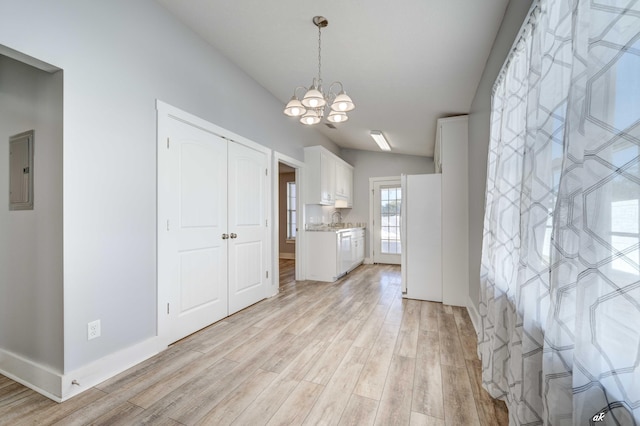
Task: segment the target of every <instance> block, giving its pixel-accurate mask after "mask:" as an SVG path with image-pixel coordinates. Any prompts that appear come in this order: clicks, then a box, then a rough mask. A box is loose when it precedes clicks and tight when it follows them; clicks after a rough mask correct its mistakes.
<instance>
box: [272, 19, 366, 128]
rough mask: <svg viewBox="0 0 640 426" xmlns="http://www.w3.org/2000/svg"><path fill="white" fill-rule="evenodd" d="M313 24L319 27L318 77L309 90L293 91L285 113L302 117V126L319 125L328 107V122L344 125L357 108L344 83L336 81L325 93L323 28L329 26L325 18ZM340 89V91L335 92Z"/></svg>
mask: <svg viewBox="0 0 640 426" xmlns="http://www.w3.org/2000/svg"><path fill="white" fill-rule="evenodd" d="M313 23H314V25H315V26H316V27H318V77H317V78H316V77H314V78H313V82H312V83H311V86H310V87H309V88H307V87H304V86H298V87H296V88H295V89H294V90H293V96H292V97H291V100H290V101H289V102H288V103H287V105H286V106H285V108H284V113H285V114H286V115H288V116H289V117H300V122H301V123H302V124H307V125H312V124H318V123H319V122H320V121H322V118H323V117H324V115H325V113H326V111H327V106H329V109H328V111H329V114H328V115H327V120H328V121H330V122H332V123H342V122H344V121H347V120H348V119H349V117H348V116H347V112H348V111H351V110H353V109H354V108H355V105H354V104H353V101H352V100H351V98H350V97H349V95H347V93H346V92H345V91H344V87H343V86H342V83H341V82H339V81H334V82H333V83H331V84H330V85H329V89H328V91H327V92H326V93H325V92H324V91H323V89H322V73H321V70H322V57H321V52H322V28H324V27H326V26H327V25H329V21H327V19H326V18H325V17H324V16H314V18H313ZM299 89H304V91H305V94H304V96H303V97H302V99H300V98H299V97H298V95H297V92H298V90H299ZM334 89H338V91H334Z"/></svg>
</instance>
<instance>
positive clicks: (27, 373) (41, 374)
mask: <svg viewBox="0 0 640 426" xmlns="http://www.w3.org/2000/svg"><path fill="white" fill-rule="evenodd" d="M164 349H166V345H162V344H161V342H160V339H159V338H158V337H153V338H151V339H148V340H145V341H144V342H141V343H138V344H136V345H133V346H131V347H128V348H125V349H122V350H120V351H118V352H115V353H113V354H110V355H107V356H105V357H103V358H100V359H98V360H96V361H94V362H92V363H90V364H88V365H85V366H83V367H80V368H78V369H77V370H74V371H72V372H70V373H67V374H62V373H59V372H56V371H53V370H51V369H50V368H48V367H45V366H42V365H40V364H38V363H36V362H33V361H29V360H27V359H25V358H23V357H21V356H19V355H16V354H13V353H11V352H7V351H5V350H2V349H0V373H1V374H3V375H4V376H7V377H8V378H10V379H12V380H15V381H16V382H18V383H21V384H23V385H25V386H26V387H28V388H30V389H33V390H34V391H36V392H38V393H40V394H42V395H44V396H46V397H47V398H49V399H52V400H54V401H56V402H63V401H66V400H67V399H69V398H71V397H73V396H75V395H78V394H79V393H82V392H84V391H86V390H88V389H90V388H92V387H94V386H95V385H97V384H99V383H102V382H104V381H105V380H107V379H109V378H111V377H113V376H115V375H117V374H120V373H122V372H123V371H125V370H126V369H128V368H131V367H133V366H134V365H136V364H138V363H140V362H142V361H144V360H146V359H148V358H151V357H152V356H154V355H156V354H158V353H159V352H162V351H163V350H164Z"/></svg>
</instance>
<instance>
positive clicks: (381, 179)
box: [367, 176, 401, 263]
mask: <svg viewBox="0 0 640 426" xmlns="http://www.w3.org/2000/svg"><path fill="white" fill-rule="evenodd" d="M383 182H389V184H390V185H395V184H398V185H400V184H401V180H400V176H384V177H370V178H369V223H370V224H371V226H369V227H368V229H367V230H368V233H369V259H371V263H375V262H374V258H373V247H374V245H375V240H374V233H375V226H376V225H374V223H375V222H374V219H375V218H374V214H373V211H374V201H375V197H374V191H375V184H376V183H383Z"/></svg>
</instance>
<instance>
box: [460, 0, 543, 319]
mask: <svg viewBox="0 0 640 426" xmlns="http://www.w3.org/2000/svg"><path fill="white" fill-rule="evenodd" d="M531 3H532V2H531V0H510V1H509V5H508V6H507V10H506V11H505V15H504V18H503V20H502V24H501V25H500V30H499V31H498V35H497V36H496V39H495V41H494V43H493V47H492V48H491V53H490V55H489V59H488V60H487V64H486V66H485V68H484V72H483V73H482V78H481V79H480V84H479V85H478V89H477V90H476V94H475V97H474V98H473V102H472V103H471V109H470V112H469V297H470V298H471V301H472V302H473V303H474V305H475V307H476V308H477V307H478V298H479V294H480V293H479V292H480V258H481V256H482V228H483V221H484V202H485V190H486V180H487V153H488V150H489V126H490V116H491V89H492V87H493V83H494V82H495V80H496V77H497V76H498V72H500V68H502V64H503V63H504V61H505V59H506V57H507V55H508V53H509V50H510V48H511V46H512V45H513V42H514V40H515V37H516V35H517V34H518V31H519V30H520V27H521V26H522V23H523V22H524V19H525V17H526V15H527V12H528V11H529V8H530V7H531Z"/></svg>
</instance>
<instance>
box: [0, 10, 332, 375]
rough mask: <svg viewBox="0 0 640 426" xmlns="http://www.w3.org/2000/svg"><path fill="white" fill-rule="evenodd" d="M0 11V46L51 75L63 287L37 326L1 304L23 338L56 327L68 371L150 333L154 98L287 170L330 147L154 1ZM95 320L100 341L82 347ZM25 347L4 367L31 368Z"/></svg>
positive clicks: (31, 353)
mask: <svg viewBox="0 0 640 426" xmlns="http://www.w3.org/2000/svg"><path fill="white" fill-rule="evenodd" d="M0 10H2V13H0V44H3V45H5V46H7V47H9V48H11V49H14V50H17V51H20V52H23V53H25V54H27V55H30V56H33V57H35V58H38V59H40V60H42V61H44V62H47V63H50V64H53V65H55V66H57V67H59V68H61V69H63V70H64V88H63V96H64V110H63V113H64V129H63V138H64V151H63V162H64V169H63V178H64V184H63V209H64V218H63V229H64V233H63V241H64V244H63V247H64V248H63V268H64V279H63V289H61V288H60V287H59V283H58V284H57V287H56V286H53V287H52V289H51V293H52V294H51V295H50V296H51V297H50V298H49V301H48V302H47V303H48V304H50V306H48V307H47V309H53V310H56V309H57V310H58V311H57V312H56V313H55V314H53V313H49V314H47V315H46V317H44V318H42V317H40V316H41V315H42V311H40V310H34V304H33V303H30V302H29V301H27V300H22V299H21V300H15V301H12V303H15V304H16V306H17V308H16V309H24V310H25V311H27V312H28V316H29V320H28V321H29V323H28V324H30V325H29V327H32V326H34V327H35V326H38V327H39V326H41V325H42V324H43V323H45V322H48V321H51V322H55V325H51V326H50V327H52V328H54V329H55V330H54V336H53V337H51V339H54V338H55V339H59V338H61V336H60V332H59V328H60V327H63V335H64V337H63V339H64V372H65V373H67V372H70V371H73V370H75V369H78V368H79V367H81V366H85V365H87V364H89V363H90V362H92V361H95V360H98V359H101V358H103V357H105V356H107V355H110V354H113V353H115V352H117V351H119V350H122V349H125V348H128V347H131V346H132V345H134V344H137V343H140V342H142V341H145V340H146V339H148V338H150V337H152V336H155V333H156V308H157V301H156V111H155V101H156V99H160V100H162V101H164V102H167V103H169V104H171V105H173V106H176V107H178V108H181V109H183V110H185V111H188V112H190V113H192V114H194V115H197V116H200V117H202V118H204V119H206V120H208V121H210V122H212V123H214V124H216V125H218V126H221V127H223V128H226V129H228V130H230V131H232V132H235V133H237V134H240V135H242V136H244V137H246V138H248V139H251V140H253V141H255V142H257V143H260V144H262V145H264V146H267V147H269V148H272V149H275V150H277V151H279V152H281V153H283V154H286V155H288V156H290V157H293V158H295V159H298V160H302V159H303V150H302V147H303V146H305V145H324V146H326V147H327V148H329V149H331V150H332V151H334V152H335V151H337V147H336V146H335V144H333V143H332V142H330V141H329V140H328V139H326V138H325V137H324V136H322V135H320V134H319V133H318V132H317V131H315V130H314V129H309V128H306V127H304V126H300V125H298V124H297V123H292V122H291V121H290V120H288V117H286V116H284V115H283V114H282V103H281V102H280V101H278V100H277V99H275V98H274V97H273V95H271V94H270V93H269V92H267V91H266V90H265V89H264V88H262V87H261V86H260V85H258V83H256V82H255V81H254V80H252V79H251V78H250V77H249V76H247V75H246V74H245V73H244V72H242V71H241V70H240V69H239V68H238V67H236V66H235V65H233V64H232V63H230V62H229V61H228V60H227V59H226V58H225V57H224V56H223V55H221V54H220V53H219V52H217V51H215V50H214V49H213V48H212V47H211V46H210V45H209V44H207V43H205V42H204V41H203V40H202V39H200V38H199V37H198V36H197V35H196V34H195V33H193V32H192V31H191V30H189V29H188V28H186V27H185V26H184V25H183V24H181V23H180V22H179V21H178V20H176V19H175V18H174V17H172V16H171V15H170V14H169V13H168V12H166V11H165V10H164V9H163V8H162V7H161V6H160V5H158V4H157V3H156V2H155V1H153V0H138V1H129V0H113V1H101V2H87V1H82V0H69V1H65V2H63V3H59V2H50V1H43V0H40V1H38V0H24V1H20V2H16V1H12V0H0ZM36 137H37V136H36ZM59 164H62V163H59ZM58 195H59V194H58ZM36 197H39V195H38V194H36ZM36 201H37V198H36ZM3 232H4V229H3ZM1 285H3V286H5V287H6V285H7V284H1ZM28 297H35V295H34V294H32V292H29V293H28ZM62 298H63V299H64V300H63V303H64V319H63V320H62V319H61V318H59V309H61V305H62V303H61V299H62ZM54 306H55V307H54ZM96 319H100V320H101V322H102V336H101V337H100V338H98V339H94V340H91V341H87V323H88V322H90V321H93V320H96ZM61 323H63V324H64V326H62V325H61ZM9 324H10V325H9ZM0 327H1V328H3V329H5V328H7V327H9V329H10V330H12V331H10V332H11V333H13V330H17V327H20V328H22V327H24V324H20V325H18V324H17V323H16V322H15V321H11V323H7V322H5V321H3V322H2V324H0ZM14 327H15V328H14ZM47 342H48V340H47ZM2 344H3V343H2V342H0V345H2ZM37 345H44V342H42V341H35V340H34V341H32V342H30V343H29V344H28V345H23V346H21V348H20V351H19V352H18V353H17V355H20V356H22V357H25V358H27V359H39V356H38V350H39V349H37V348H36V347H35V346H37ZM59 345H60V344H59V343H58V344H53V345H51V348H53V349H54V352H55V351H59V348H60V346H59ZM2 349H7V350H8V349H11V348H4V347H0V350H2ZM48 349H49V348H48V347H47V348H45V350H48ZM53 357H54V358H55V364H59V363H60V357H59V355H58V356H53ZM43 362H44V361H43ZM47 363H50V362H47Z"/></svg>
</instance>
